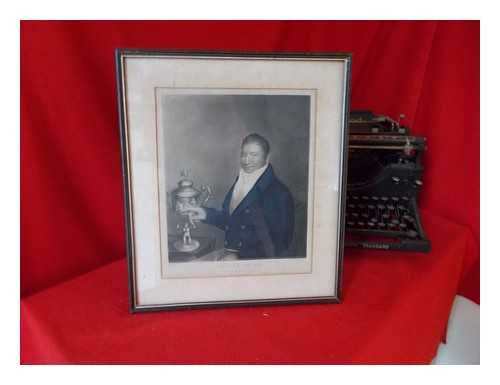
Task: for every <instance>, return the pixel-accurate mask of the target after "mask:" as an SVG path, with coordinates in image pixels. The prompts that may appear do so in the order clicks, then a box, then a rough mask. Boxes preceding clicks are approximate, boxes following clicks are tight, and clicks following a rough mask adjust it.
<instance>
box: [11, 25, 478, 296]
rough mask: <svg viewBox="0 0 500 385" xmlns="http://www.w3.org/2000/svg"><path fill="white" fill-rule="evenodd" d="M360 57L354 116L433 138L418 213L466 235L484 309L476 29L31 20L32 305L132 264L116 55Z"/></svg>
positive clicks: (27, 203)
mask: <svg viewBox="0 0 500 385" xmlns="http://www.w3.org/2000/svg"><path fill="white" fill-rule="evenodd" d="M117 47H123V48H161V49H196V50H252V51H258V50H265V51H343V52H352V53H353V72H352V100H351V105H352V108H353V109H359V108H363V109H372V110H374V111H375V112H377V113H383V114H387V115H390V116H392V117H397V115H398V114H399V113H404V114H406V116H407V120H406V122H407V123H408V124H409V125H410V127H411V128H412V131H413V132H414V133H417V134H422V135H425V136H427V138H428V141H429V149H428V152H427V154H426V156H425V166H426V171H425V177H424V183H425V187H424V190H423V194H422V197H421V205H422V206H423V207H425V208H427V209H428V210H429V211H432V212H433V213H434V214H438V215H440V216H442V217H445V218H447V219H448V220H451V221H454V222H456V223H458V224H461V225H465V226H467V227H468V228H469V229H470V231H471V233H472V235H473V237H474V239H475V241H476V242H475V244H473V245H471V246H470V250H469V252H468V255H467V260H466V263H465V268H464V271H463V279H462V285H461V288H460V293H462V294H464V295H466V296H468V297H469V298H471V299H473V300H475V301H477V302H479V232H480V229H479V22H474V21H467V22H460V21H450V22H438V21H422V22H408V21H401V22H393V21H384V22H381V21H380V22H371V21H366V22H347V21H346V22H316V21H315V22H302V21H300V22H299V21H297V22H219V21H208V22H183V21H179V22H163V21H161V22H149V21H148V22H146V21H143V22H137V21H127V22H108V21H104V22H88V21H85V22H43V21H28V22H22V23H21V295H22V296H26V295H29V294H32V293H34V292H37V291H40V290H41V289H44V288H47V287H49V286H52V285H54V284H57V283H60V282H62V281H64V280H66V279H68V278H72V277H74V276H77V275H79V274H81V273H83V272H86V271H90V270H92V269H95V268H97V267H99V266H102V265H104V264H106V263H108V262H111V261H113V260H117V259H119V258H124V257H125V242H124V224H123V194H122V184H121V183H122V182H121V163H120V144H119V131H118V118H117V107H116V96H115V67H114V56H113V55H114V49H115V48H117Z"/></svg>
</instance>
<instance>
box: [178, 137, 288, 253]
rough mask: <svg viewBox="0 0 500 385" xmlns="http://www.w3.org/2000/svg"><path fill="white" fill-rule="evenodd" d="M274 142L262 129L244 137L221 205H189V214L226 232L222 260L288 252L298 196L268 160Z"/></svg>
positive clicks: (191, 217) (194, 218)
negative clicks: (235, 172)
mask: <svg viewBox="0 0 500 385" xmlns="http://www.w3.org/2000/svg"><path fill="white" fill-rule="evenodd" d="M270 151H271V148H270V144H269V142H268V141H267V139H266V138H264V137H263V136H261V135H259V134H255V133H253V134H250V135H248V136H246V137H245V138H244V139H243V141H242V143H241V155H240V171H239V175H238V177H237V178H236V180H235V182H234V183H233V185H232V187H231V188H230V190H229V191H228V193H227V194H226V196H225V198H224V202H223V204H222V209H220V210H218V209H214V208H207V207H192V208H189V209H186V210H187V211H188V215H189V216H190V219H191V220H194V221H203V222H205V223H208V224H211V225H213V226H216V227H218V228H220V229H221V230H223V231H224V232H225V240H224V250H223V251H222V253H220V255H219V256H218V257H219V258H220V259H224V260H235V259H261V258H280V257H287V256H289V255H290V250H289V248H290V244H291V241H292V237H293V232H294V224H295V221H294V217H295V214H294V210H295V206H294V200H293V197H292V194H291V192H290V191H289V189H288V188H287V187H286V186H285V185H284V184H283V182H281V181H280V180H279V179H278V177H277V176H276V174H275V172H274V170H273V166H272V165H271V163H270V162H269V159H270Z"/></svg>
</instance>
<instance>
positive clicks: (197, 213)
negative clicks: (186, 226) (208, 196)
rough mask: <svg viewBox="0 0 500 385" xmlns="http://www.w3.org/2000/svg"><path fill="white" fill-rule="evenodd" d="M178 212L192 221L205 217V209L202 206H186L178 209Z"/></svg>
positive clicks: (202, 219)
mask: <svg viewBox="0 0 500 385" xmlns="http://www.w3.org/2000/svg"><path fill="white" fill-rule="evenodd" d="M179 213H180V214H182V215H187V216H188V217H189V220H190V221H191V222H192V221H197V222H199V221H204V220H205V219H207V211H206V210H205V209H204V208H203V207H194V206H191V207H188V208H183V209H181V210H180V211H179Z"/></svg>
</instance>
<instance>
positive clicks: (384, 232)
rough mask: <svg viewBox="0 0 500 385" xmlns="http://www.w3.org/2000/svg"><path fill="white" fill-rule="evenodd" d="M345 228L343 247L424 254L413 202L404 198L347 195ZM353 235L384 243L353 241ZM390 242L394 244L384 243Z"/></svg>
mask: <svg viewBox="0 0 500 385" xmlns="http://www.w3.org/2000/svg"><path fill="white" fill-rule="evenodd" d="M345 225H346V231H347V235H348V236H351V237H347V238H346V246H354V247H364V248H373V249H401V250H415V251H426V250H428V248H429V247H430V244H429V241H428V240H427V239H426V238H425V235H424V233H423V230H422V227H421V225H420V219H419V217H418V213H417V210H416V202H415V199H414V198H410V197H406V196H373V195H348V196H347V201H346V217H345ZM352 235H354V236H356V235H362V236H366V235H369V236H378V237H383V238H384V241H381V240H380V239H378V240H377V241H368V240H366V239H364V240H362V241H361V240H360V241H356V240H355V239H352V238H353V237H352ZM387 238H393V239H395V240H396V241H395V242H389V241H387Z"/></svg>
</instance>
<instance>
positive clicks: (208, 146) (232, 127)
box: [158, 91, 311, 256]
mask: <svg viewBox="0 0 500 385" xmlns="http://www.w3.org/2000/svg"><path fill="white" fill-rule="evenodd" d="M243 92H244V91H243ZM167 93H168V91H167ZM310 105H311V104H310V96H309V95H170V94H163V95H161V96H160V108H161V109H162V113H161V116H162V121H161V125H160V127H158V129H160V130H162V131H163V142H162V143H161V145H163V146H164V147H163V148H162V149H159V151H162V150H163V151H164V152H165V153H164V156H165V157H166V158H167V160H168V161H167V162H166V167H165V172H166V184H167V186H166V188H167V191H170V192H171V191H173V190H174V189H175V188H176V187H177V183H178V181H179V179H180V172H181V170H182V169H188V170H190V174H189V178H190V179H192V180H193V181H194V183H195V187H197V188H199V187H200V185H201V184H204V185H210V186H211V187H212V188H213V192H214V195H213V198H212V199H211V200H210V201H209V202H208V203H207V206H210V207H214V208H217V209H221V206H222V202H223V200H224V197H225V195H226V193H227V191H228V190H229V188H230V187H231V186H232V184H233V183H234V181H235V179H236V177H237V176H238V172H239V161H240V148H241V140H242V139H243V138H244V137H245V136H246V135H248V134H250V133H257V134H260V135H262V136H264V137H265V138H266V139H267V140H268V141H269V143H270V146H271V159H270V163H271V164H272V165H273V168H274V171H275V173H276V175H277V177H278V178H279V179H280V180H281V181H282V182H283V183H284V184H285V185H286V186H287V187H288V188H289V189H290V191H291V193H292V195H293V198H294V202H295V207H296V210H295V231H294V240H293V244H292V246H293V248H294V250H296V254H295V255H297V256H305V249H306V232H307V229H306V227H307V226H306V225H307V223H306V219H307V215H306V214H307V213H306V209H307V191H308V166H309V124H310ZM160 199H165V197H160ZM169 215H170V218H169V220H168V227H169V228H168V232H169V233H170V234H179V231H178V230H177V229H176V227H175V225H176V224H177V223H178V222H177V221H176V219H178V217H176V216H175V215H172V213H171V212H170V213H169ZM162 235H164V234H162ZM196 235H204V236H206V235H210V236H215V237H216V239H217V245H216V248H218V249H219V248H222V247H223V244H224V233H223V231H221V230H219V229H217V228H216V227H215V226H210V225H207V224H203V223H200V225H199V227H198V228H197V229H196V230H194V232H193V236H194V237H196Z"/></svg>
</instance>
